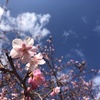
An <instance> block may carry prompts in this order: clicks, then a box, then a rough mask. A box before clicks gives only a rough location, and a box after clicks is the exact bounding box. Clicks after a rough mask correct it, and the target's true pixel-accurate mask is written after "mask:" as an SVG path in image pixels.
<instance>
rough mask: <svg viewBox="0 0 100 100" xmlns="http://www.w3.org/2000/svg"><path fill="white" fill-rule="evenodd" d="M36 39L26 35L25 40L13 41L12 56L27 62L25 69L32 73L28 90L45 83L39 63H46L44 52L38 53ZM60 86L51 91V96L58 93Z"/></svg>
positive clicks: (24, 62)
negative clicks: (35, 44)
mask: <svg viewBox="0 0 100 100" xmlns="http://www.w3.org/2000/svg"><path fill="white" fill-rule="evenodd" d="M33 44H34V40H33V39H32V38H31V37H26V38H25V40H21V39H19V38H17V39H14V40H13V41H12V47H13V49H12V50H11V52H10V56H11V57H12V58H17V59H20V61H21V62H22V63H23V64H26V67H25V70H28V71H29V72H30V73H31V74H30V75H29V78H28V84H29V85H30V86H31V87H28V88H27V91H28V92H29V91H31V90H34V89H37V88H38V87H39V86H41V85H43V84H44V83H45V77H44V76H43V74H42V72H41V70H40V69H39V65H43V64H45V63H46V62H45V60H44V59H43V55H42V53H37V51H38V49H37V47H35V46H33ZM59 92H60V87H56V88H54V89H53V91H52V92H51V94H50V95H51V96H54V95H55V94H58V93H59ZM28 98H29V97H28Z"/></svg>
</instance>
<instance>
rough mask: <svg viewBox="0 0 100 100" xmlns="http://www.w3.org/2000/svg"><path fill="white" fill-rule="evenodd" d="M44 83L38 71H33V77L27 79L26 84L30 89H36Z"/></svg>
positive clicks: (43, 78)
mask: <svg viewBox="0 0 100 100" xmlns="http://www.w3.org/2000/svg"><path fill="white" fill-rule="evenodd" d="M44 82H45V77H44V76H43V75H42V73H41V71H40V69H36V70H34V71H33V77H30V78H29V79H28V84H31V86H32V89H36V88H37V87H38V86H40V85H42V84H43V83H44Z"/></svg>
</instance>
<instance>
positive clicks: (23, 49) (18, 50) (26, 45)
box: [10, 37, 37, 63]
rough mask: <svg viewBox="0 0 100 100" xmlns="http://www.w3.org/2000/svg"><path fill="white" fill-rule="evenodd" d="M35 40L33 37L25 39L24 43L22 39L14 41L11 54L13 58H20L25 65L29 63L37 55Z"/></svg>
mask: <svg viewBox="0 0 100 100" xmlns="http://www.w3.org/2000/svg"><path fill="white" fill-rule="evenodd" d="M33 44H34V40H33V39H32V38H31V37H27V38H25V40H24V41H22V40H21V39H18V38H16V39H14V40H13V41H12V47H13V49H12V50H11V52H10V56H11V57H12V58H20V60H21V61H22V62H23V63H26V62H28V61H29V60H30V59H31V56H34V54H36V50H37V48H36V47H35V46H33Z"/></svg>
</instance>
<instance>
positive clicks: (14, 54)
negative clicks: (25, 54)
mask: <svg viewBox="0 0 100 100" xmlns="http://www.w3.org/2000/svg"><path fill="white" fill-rule="evenodd" d="M10 56H11V57H12V58H18V57H20V55H19V53H18V52H16V51H15V50H14V49H12V50H11V51H10Z"/></svg>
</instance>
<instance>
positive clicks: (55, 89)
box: [50, 87, 60, 96]
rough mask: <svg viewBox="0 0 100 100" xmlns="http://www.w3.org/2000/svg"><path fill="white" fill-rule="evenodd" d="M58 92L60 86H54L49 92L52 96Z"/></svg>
mask: <svg viewBox="0 0 100 100" xmlns="http://www.w3.org/2000/svg"><path fill="white" fill-rule="evenodd" d="M59 92H60V87H56V88H54V89H53V91H52V92H51V93H50V95H51V96H54V95H56V94H58V93H59Z"/></svg>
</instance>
